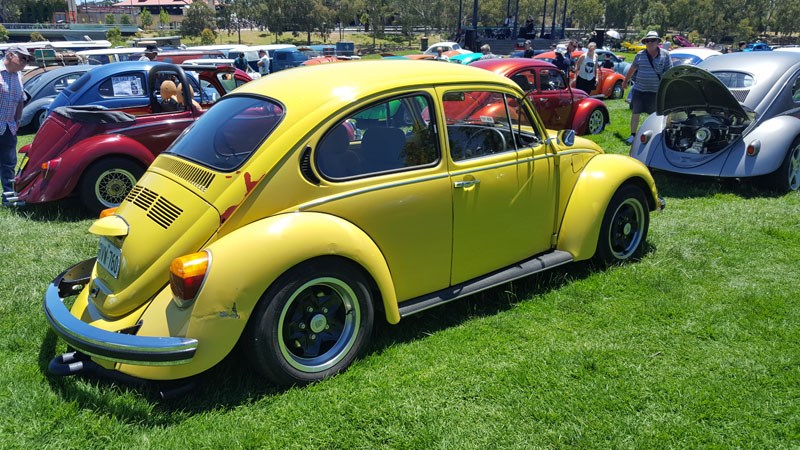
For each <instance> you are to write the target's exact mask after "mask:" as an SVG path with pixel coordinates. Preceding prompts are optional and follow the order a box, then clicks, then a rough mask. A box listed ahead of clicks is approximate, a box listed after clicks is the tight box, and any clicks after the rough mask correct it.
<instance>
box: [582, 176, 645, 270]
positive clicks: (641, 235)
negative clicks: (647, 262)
mask: <svg viewBox="0 0 800 450" xmlns="http://www.w3.org/2000/svg"><path fill="white" fill-rule="evenodd" d="M649 225H650V209H649V208H648V205H647V198H646V197H645V193H644V191H643V190H642V189H641V188H640V187H637V186H634V185H626V186H622V187H620V188H619V189H618V190H617V192H616V193H614V196H613V197H611V201H610V202H609V203H608V207H607V208H606V212H605V215H604V216H603V224H602V225H601V226H600V236H599V237H598V239H597V251H596V252H595V258H596V259H597V260H599V261H600V262H602V263H605V264H620V263H623V262H626V261H630V260H636V259H639V258H641V257H642V254H643V253H644V242H645V240H646V239H647V230H648V227H649Z"/></svg>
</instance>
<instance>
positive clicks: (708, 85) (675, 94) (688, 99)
mask: <svg viewBox="0 0 800 450" xmlns="http://www.w3.org/2000/svg"><path fill="white" fill-rule="evenodd" d="M716 108H719V109H724V110H726V111H729V112H731V113H733V114H736V115H737V116H741V117H747V112H746V111H745V109H744V107H743V106H742V104H741V103H739V101H738V100H736V98H735V97H734V96H733V94H732V93H731V91H730V90H728V88H727V87H726V86H725V85H724V84H722V82H721V81H719V79H718V78H717V77H715V76H714V75H712V74H711V73H710V72H707V71H705V70H703V69H701V68H699V67H695V66H676V67H673V68H672V69H670V70H668V71H667V72H666V73H665V74H664V76H663V77H662V79H661V84H660V85H659V87H658V94H657V97H656V113H657V114H658V115H661V116H663V115H666V114H669V113H671V112H674V111H679V110H687V109H705V110H707V109H716Z"/></svg>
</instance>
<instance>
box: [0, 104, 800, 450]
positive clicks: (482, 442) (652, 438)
mask: <svg viewBox="0 0 800 450" xmlns="http://www.w3.org/2000/svg"><path fill="white" fill-rule="evenodd" d="M607 103H608V105H609V107H610V109H611V113H612V120H613V124H612V125H611V126H610V127H609V128H608V129H607V130H606V131H604V133H603V134H602V135H600V136H597V137H593V139H594V140H596V141H597V142H599V143H600V144H601V145H602V146H603V147H604V148H605V149H606V150H607V151H609V152H614V153H625V152H627V147H626V146H625V145H624V144H623V142H622V140H623V139H624V138H625V137H627V134H628V120H629V112H628V110H627V104H626V103H624V102H623V101H622V100H614V101H609V102H607ZM26 140H27V141H29V140H30V137H23V139H21V141H23V142H24V141H26ZM656 181H657V183H658V186H659V188H660V191H661V194H662V195H663V196H664V197H665V198H666V201H667V209H666V210H665V211H664V212H663V213H660V214H655V215H653V216H652V219H651V227H650V235H649V237H648V243H649V250H648V252H647V254H646V256H645V258H644V259H643V260H642V261H640V262H637V263H634V264H627V265H624V266H620V267H612V268H608V269H605V270H596V269H592V268H590V267H589V266H588V265H586V264H573V265H570V266H567V267H564V268H560V269H558V270H557V271H554V272H550V273H546V274H542V275H538V276H534V277H530V278H527V279H524V280H520V281H518V282H514V283H512V284H508V285H505V286H502V287H500V288H496V289H493V290H491V291H488V292H485V293H483V294H481V295H476V296H473V297H470V298H468V299H464V300H462V301H460V302H455V303H453V304H449V305H446V306H443V307H440V308H438V309H434V310H431V311H428V312H425V313H422V314H419V315H417V316H412V317H411V318H409V319H405V320H403V321H402V322H401V323H400V324H399V325H397V326H386V325H384V326H378V328H377V330H376V333H375V335H374V337H373V343H372V345H371V346H370V348H369V351H368V352H367V353H366V355H365V356H364V357H363V358H362V359H361V360H359V361H357V362H356V363H355V364H354V365H353V366H352V367H351V368H350V369H349V370H348V371H347V372H345V373H343V374H341V375H339V376H336V377H334V378H331V379H329V380H326V381H324V382H321V383H318V384H315V385H312V386H308V387H304V388H293V389H288V390H279V389H276V388H274V387H271V386H269V385H267V384H265V383H264V382H262V380H261V379H260V378H258V377H257V376H256V375H254V373H253V371H252V370H250V369H249V367H248V366H247V365H246V364H245V363H244V359H243V358H242V357H241V356H240V355H239V354H238V353H237V354H234V355H232V356H230V357H229V358H227V359H226V360H225V361H224V362H223V363H222V364H221V365H219V366H217V367H216V368H214V369H212V370H211V371H209V372H208V373H206V374H204V375H202V376H200V377H199V378H198V379H197V380H196V386H195V389H194V390H192V391H191V392H189V394H188V395H186V396H183V397H180V398H177V399H174V400H170V401H164V400H160V399H159V398H158V397H157V395H155V394H156V391H155V389H154V388H152V387H149V386H147V387H140V388H135V387H128V386H123V385H117V384H114V383H110V382H107V381H102V380H94V379H85V378H74V377H73V378H55V377H51V376H49V375H47V374H46V366H47V363H48V361H49V360H50V358H51V357H52V356H53V355H55V354H56V353H59V352H62V351H64V349H65V344H64V343H63V342H62V341H59V340H57V339H56V338H55V336H54V334H53V333H52V332H51V331H49V329H48V326H47V323H46V320H45V318H44V315H43V313H42V295H43V292H44V290H45V287H46V286H47V284H48V283H49V282H50V281H51V280H52V279H53V278H54V277H55V276H56V275H57V274H58V273H59V272H61V271H62V270H63V269H64V268H66V267H68V266H69V265H71V264H72V263H74V262H77V261H79V260H81V259H84V258H87V257H91V256H93V255H94V254H95V252H96V245H97V242H96V238H94V237H92V236H90V235H89V234H88V232H87V228H88V226H89V224H90V223H91V220H92V218H90V217H87V216H86V215H84V214H83V213H81V212H79V211H78V210H77V209H76V208H77V207H76V206H75V205H74V204H69V203H62V204H57V205H48V206H41V207H28V208H24V209H20V210H13V209H2V210H0V261H2V262H3V263H2V265H3V273H2V275H0V359H2V361H4V364H5V367H4V369H3V370H2V371H0V386H2V390H1V391H0V411H2V417H3V420H2V423H1V424H0V442H2V443H3V444H2V447H5V448H53V449H67V448H139V449H146V448H181V449H183V448H226V449H227V448H274V449H283V448H320V449H332V448H343V449H350V448H364V449H374V448H403V449H431V448H440V449H468V448H469V449H471V448H476V449H484V448H487V449H488V448H491V449H507V448H521V449H529V448H554V447H556V448H587V449H605V448H643V449H663V448H747V449H755V448H758V449H780V448H798V447H800V325H798V324H800V308H798V300H797V297H796V296H797V295H798V289H797V285H798V281H797V280H799V279H800V264H799V263H798V255H800V194H797V193H793V194H789V195H782V196H776V195H773V194H768V193H763V192H761V191H759V190H757V189H755V188H753V187H751V186H750V185H748V184H739V183H721V182H718V181H715V180H708V179H692V178H683V177H674V176H667V175H664V174H657V178H656Z"/></svg>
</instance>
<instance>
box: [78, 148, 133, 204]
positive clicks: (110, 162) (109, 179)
mask: <svg viewBox="0 0 800 450" xmlns="http://www.w3.org/2000/svg"><path fill="white" fill-rule="evenodd" d="M143 173H144V168H143V167H142V166H140V165H139V164H138V163H135V162H133V161H131V160H129V159H125V158H115V157H111V158H104V159H101V160H100V161H97V162H95V163H94V164H92V165H91V166H90V167H89V168H88V169H87V170H86V172H84V173H83V177H82V178H81V184H80V197H81V202H83V204H84V206H85V207H86V209H88V210H89V211H91V212H93V213H99V212H100V211H102V210H104V209H106V208H113V207H115V206H119V204H120V203H122V200H124V199H125V196H126V195H128V192H130V191H131V189H133V187H134V186H135V185H136V180H138V179H139V178H140V177H141V176H142V174H143Z"/></svg>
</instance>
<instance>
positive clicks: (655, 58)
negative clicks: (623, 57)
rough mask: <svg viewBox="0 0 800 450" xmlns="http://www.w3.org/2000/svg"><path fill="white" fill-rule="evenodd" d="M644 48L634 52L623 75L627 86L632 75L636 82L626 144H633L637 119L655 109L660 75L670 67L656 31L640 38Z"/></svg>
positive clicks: (670, 61) (668, 57) (637, 124)
mask: <svg viewBox="0 0 800 450" xmlns="http://www.w3.org/2000/svg"><path fill="white" fill-rule="evenodd" d="M642 43H643V44H644V45H645V49H644V50H642V51H640V52H639V53H637V54H636V56H635V57H634V58H633V62H632V63H631V68H630V69H629V70H628V73H627V74H626V75H625V83H624V84H623V86H627V85H628V83H629V82H630V80H631V79H632V78H634V76H635V77H636V84H635V85H634V86H633V88H632V89H633V96H632V97H631V112H632V114H631V135H630V136H629V137H628V139H627V140H626V141H625V142H626V143H627V144H628V145H630V144H633V139H634V136H635V135H636V130H638V129H639V120H640V118H641V115H642V114H653V113H654V112H655V111H656V93H657V92H658V84H659V83H660V82H661V76H662V75H664V72H666V71H667V70H669V69H670V68H671V67H672V59H670V56H669V52H668V51H666V50H664V49H662V48H661V47H659V46H658V45H659V44H660V43H661V38H660V37H658V33H656V32H655V31H650V32H648V33H647V35H646V36H645V37H644V39H642Z"/></svg>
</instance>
